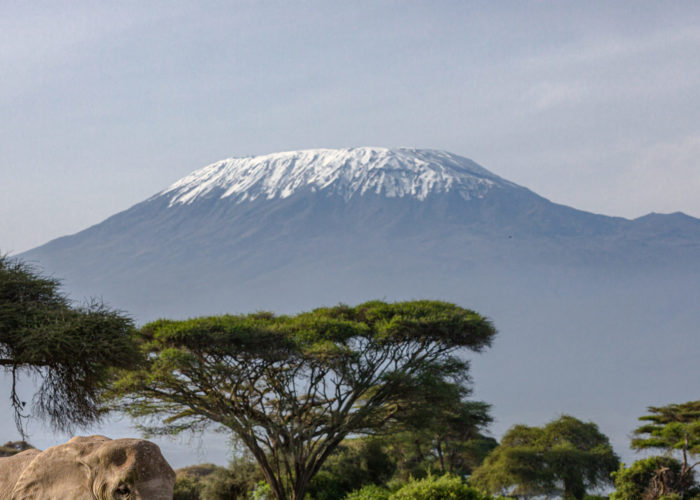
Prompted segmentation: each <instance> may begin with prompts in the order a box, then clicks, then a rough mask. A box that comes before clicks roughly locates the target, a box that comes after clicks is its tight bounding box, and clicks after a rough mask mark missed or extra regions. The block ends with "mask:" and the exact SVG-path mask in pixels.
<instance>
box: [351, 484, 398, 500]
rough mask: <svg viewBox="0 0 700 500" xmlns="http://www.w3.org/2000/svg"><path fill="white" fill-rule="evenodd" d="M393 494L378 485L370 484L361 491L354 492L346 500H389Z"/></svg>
mask: <svg viewBox="0 0 700 500" xmlns="http://www.w3.org/2000/svg"><path fill="white" fill-rule="evenodd" d="M389 495H391V492H390V491H389V490H387V489H386V488H383V487H381V486H377V485H376V484H368V485H367V486H364V487H363V488H360V489H359V490H355V491H352V492H350V493H348V494H347V495H346V496H345V500H389Z"/></svg>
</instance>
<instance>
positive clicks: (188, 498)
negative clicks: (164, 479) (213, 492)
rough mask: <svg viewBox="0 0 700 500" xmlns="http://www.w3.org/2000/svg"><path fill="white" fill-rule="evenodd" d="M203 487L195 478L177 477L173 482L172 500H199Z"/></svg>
mask: <svg viewBox="0 0 700 500" xmlns="http://www.w3.org/2000/svg"><path fill="white" fill-rule="evenodd" d="M203 488H204V485H203V484H202V483H201V482H200V481H199V479H197V478H196V477H190V476H179V477H178V478H177V479H176V480H175V490H174V492H173V500H201V498H202V497H201V493H202V489H203Z"/></svg>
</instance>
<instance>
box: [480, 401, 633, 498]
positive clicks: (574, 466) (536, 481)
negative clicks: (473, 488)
mask: <svg viewBox="0 0 700 500" xmlns="http://www.w3.org/2000/svg"><path fill="white" fill-rule="evenodd" d="M618 464H619V460H618V458H617V456H616V455H615V453H614V452H613V450H612V447H611V446H610V443H609V441H608V438H607V437H605V436H604V435H603V434H601V433H600V431H599V430H598V426H596V425H595V424H594V423H592V422H589V423H585V422H581V421H580V420H578V419H576V418H574V417H571V416H568V415H564V416H562V417H560V418H559V419H557V420H553V421H551V422H549V423H548V424H547V425H545V426H544V427H528V426H525V425H517V426H515V427H513V428H511V429H510V430H509V431H508V432H507V433H506V435H505V436H503V439H502V441H501V445H500V446H499V447H498V448H496V449H495V450H494V451H493V453H492V454H491V455H489V456H488V457H487V458H486V460H485V461H484V463H483V464H482V466H480V467H479V468H478V469H477V470H476V471H475V473H474V475H473V477H472V480H473V481H474V483H475V484H477V485H479V486H481V487H483V488H484V489H486V490H487V491H490V492H492V493H497V492H504V491H508V492H509V493H512V494H517V495H541V494H550V493H552V492H553V491H554V490H555V488H556V484H557V483H558V482H562V483H563V485H564V498H575V499H582V498H583V496H584V494H585V492H586V489H588V488H591V487H596V486H601V485H605V484H608V483H609V482H610V473H611V472H612V471H614V470H615V469H616V468H617V467H618Z"/></svg>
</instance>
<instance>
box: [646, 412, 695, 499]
mask: <svg viewBox="0 0 700 500" xmlns="http://www.w3.org/2000/svg"><path fill="white" fill-rule="evenodd" d="M647 410H648V411H649V414H648V415H644V416H642V417H640V418H639V420H641V421H642V422H645V423H644V425H642V426H640V427H638V428H637V429H636V430H635V431H634V434H635V436H637V437H635V438H634V439H632V448H636V449H657V450H662V451H665V452H666V453H667V454H669V455H670V454H672V453H674V452H675V453H679V454H680V456H681V462H680V470H678V471H673V470H669V471H667V473H666V474H665V475H664V474H662V473H661V471H657V473H656V476H655V477H653V478H652V479H651V486H650V488H651V492H652V493H650V494H655V493H654V492H658V495H664V494H665V492H666V491H671V492H676V493H678V494H680V495H681V496H686V497H687V496H689V495H691V493H692V489H693V487H694V484H695V480H694V469H695V467H697V466H698V465H700V462H696V463H694V464H691V463H690V459H691V457H693V456H694V455H697V454H700V401H688V402H687V403H680V404H670V405H668V406H660V407H656V406H650V407H649V408H648V409H647ZM658 495H657V496H658ZM650 498H656V497H650Z"/></svg>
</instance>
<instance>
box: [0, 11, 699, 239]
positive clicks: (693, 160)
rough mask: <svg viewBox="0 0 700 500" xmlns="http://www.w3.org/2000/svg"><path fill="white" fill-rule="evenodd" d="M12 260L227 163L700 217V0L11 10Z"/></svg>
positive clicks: (7, 211)
mask: <svg viewBox="0 0 700 500" xmlns="http://www.w3.org/2000/svg"><path fill="white" fill-rule="evenodd" d="M0 117H1V119H0V251H1V252H12V253H16V252H20V251H23V250H27V249H29V248H31V247H33V246H36V245H39V244H42V243H44V242H46V241H48V240H50V239H52V238H55V237H57V236H61V235H64V234H67V233H73V232H76V231H79V230H81V229H84V228H85V227H87V226H89V225H91V224H94V223H97V222H99V221H101V220H103V219H104V218H106V217H107V216H109V215H111V214H113V213H115V212H117V211H120V210H123V209H126V208H128V207H129V206H131V205H132V204H134V203H137V202H139V201H141V200H143V199H145V198H147V197H148V196H150V195H152V194H154V193H156V192H157V191H159V190H161V189H163V188H164V187H166V186H167V185H169V184H170V183H172V182H173V181H175V180H177V179H178V178H180V177H182V176H183V175H185V174H187V173H189V172H190V171H192V170H195V169H197V168H200V167H202V166H204V165H206V164H208V163H211V162H213V161H216V160H219V159H222V158H226V157H230V156H240V155H250V154H263V153H270V152H275V151H282V150H290V149H305V148H314V147H349V146H362V145H371V146H389V147H397V146H415V147H428V148H437V149H446V150H449V151H452V152H454V153H457V154H461V155H463V156H467V157H469V158H471V159H473V160H475V161H476V162H478V163H480V164H481V165H483V166H484V167H486V168H488V169H489V170H492V171H493V172H495V173H497V174H499V175H501V176H503V177H505V178H507V179H509V180H512V181H514V182H517V183H519V184H522V185H525V186H527V187H529V188H531V189H532V190H534V191H535V192H537V193H539V194H541V195H543V196H545V197H547V198H549V199H552V200H553V201H556V202H560V203H565V204H567V205H571V206H574V207H577V208H581V209H586V210H591V211H595V212H599V213H606V214H610V215H621V216H625V217H637V216H640V215H643V214H645V213H648V212H651V211H657V212H672V211H676V210H681V211H684V212H686V213H689V214H691V215H694V216H696V217H700V3H698V2H689V1H688V2H682V1H678V2H642V1H638V0H635V1H629V2H622V1H621V2H607V1H606V2H592V1H588V2H578V1H577V2H563V1H552V2H547V1H530V2H526V1H517V2H507V1H501V2H491V1H485V2H468V1H462V2H457V1H453V2H448V1H430V2H428V1H424V2H411V1H378V0H374V1H371V2H359V1H350V2H338V1H324V2H313V1H307V2H291V1H284V2H282V1H279V2H273V1H256V2H234V1H226V2H187V3H186V2H174V1H163V2H154V1H151V2H141V1H135V2H128V1H121V2H78V1H75V0H71V1H70V2H64V3H63V4H61V2H44V3H42V2H19V1H5V2H1V3H0Z"/></svg>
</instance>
